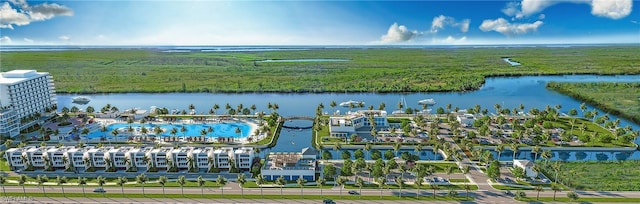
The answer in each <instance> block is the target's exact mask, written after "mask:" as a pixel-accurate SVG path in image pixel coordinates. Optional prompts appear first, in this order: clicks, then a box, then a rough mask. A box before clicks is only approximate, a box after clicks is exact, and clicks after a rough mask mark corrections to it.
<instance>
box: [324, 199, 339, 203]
mask: <svg viewBox="0 0 640 204" xmlns="http://www.w3.org/2000/svg"><path fill="white" fill-rule="evenodd" d="M322 202H324V204H336V202H335V201H333V200H331V199H324V200H323V201H322Z"/></svg>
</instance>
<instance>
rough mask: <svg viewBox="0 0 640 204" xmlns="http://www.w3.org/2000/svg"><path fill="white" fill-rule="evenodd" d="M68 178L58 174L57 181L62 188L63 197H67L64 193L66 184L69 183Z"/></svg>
mask: <svg viewBox="0 0 640 204" xmlns="http://www.w3.org/2000/svg"><path fill="white" fill-rule="evenodd" d="M67 181H68V179H67V177H66V176H57V177H56V183H57V184H58V185H59V186H60V187H61V188H62V197H67V196H66V195H65V194H64V184H65V183H67Z"/></svg>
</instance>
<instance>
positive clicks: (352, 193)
mask: <svg viewBox="0 0 640 204" xmlns="http://www.w3.org/2000/svg"><path fill="white" fill-rule="evenodd" d="M349 194H350V195H358V194H360V193H358V191H349Z"/></svg>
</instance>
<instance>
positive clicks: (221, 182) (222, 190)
mask: <svg viewBox="0 0 640 204" xmlns="http://www.w3.org/2000/svg"><path fill="white" fill-rule="evenodd" d="M216 183H218V185H219V186H220V195H221V196H222V197H223V198H224V185H226V184H227V179H225V178H223V177H222V176H221V175H218V178H217V179H216Z"/></svg>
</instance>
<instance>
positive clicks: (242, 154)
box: [233, 147, 255, 171]
mask: <svg viewBox="0 0 640 204" xmlns="http://www.w3.org/2000/svg"><path fill="white" fill-rule="evenodd" d="M254 156H255V155H254V152H253V148H252V147H241V148H238V149H236V150H235V152H234V156H233V159H234V160H235V164H236V167H238V169H240V170H246V171H249V170H251V164H252V160H253V157H254Z"/></svg>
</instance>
